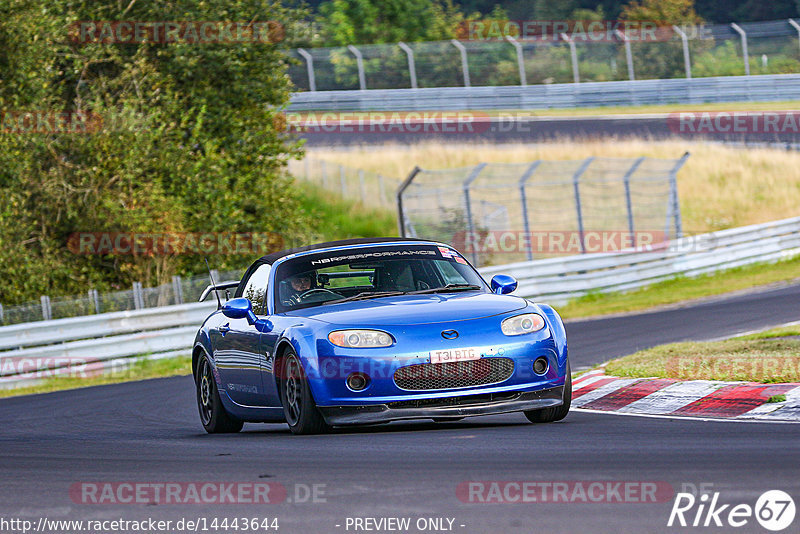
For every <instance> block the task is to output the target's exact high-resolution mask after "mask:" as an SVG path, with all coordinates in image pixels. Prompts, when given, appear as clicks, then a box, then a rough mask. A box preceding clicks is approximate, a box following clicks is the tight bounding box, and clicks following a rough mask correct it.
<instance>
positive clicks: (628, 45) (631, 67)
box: [614, 30, 636, 80]
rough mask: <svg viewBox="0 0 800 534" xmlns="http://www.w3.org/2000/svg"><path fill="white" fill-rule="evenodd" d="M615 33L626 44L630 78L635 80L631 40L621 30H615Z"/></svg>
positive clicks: (626, 59) (626, 58)
mask: <svg viewBox="0 0 800 534" xmlns="http://www.w3.org/2000/svg"><path fill="white" fill-rule="evenodd" d="M614 34H615V35H616V36H617V37H618V38H619V39H620V40H621V41H622V43H623V44H624V46H625V61H626V62H627V63H628V79H629V80H635V79H636V76H635V75H634V72H633V53H632V52H631V42H630V41H629V40H628V37H627V36H626V35H625V34H624V33H622V32H621V31H620V30H614Z"/></svg>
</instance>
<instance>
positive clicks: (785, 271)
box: [558, 256, 800, 319]
mask: <svg viewBox="0 0 800 534" xmlns="http://www.w3.org/2000/svg"><path fill="white" fill-rule="evenodd" d="M798 275H800V256H798V257H796V258H792V259H789V260H784V261H780V262H777V263H758V264H753V265H746V266H744V267H737V268H735V269H729V270H726V271H720V272H717V273H712V274H707V275H702V276H698V277H695V278H687V277H678V278H673V279H671V280H665V281H663V282H658V283H656V284H653V285H651V286H648V287H645V288H642V289H638V290H635V291H629V292H626V293H590V294H588V295H586V296H584V297H581V298H578V299H575V300H572V301H570V302H568V303H566V304H565V305H563V306H558V311H559V313H560V314H561V316H562V317H564V318H565V319H567V318H569V319H575V318H580V317H590V316H594V315H606V314H612V313H624V312H633V311H641V310H646V309H648V308H653V307H656V306H664V305H669V304H677V303H680V302H684V301H687V300H692V299H697V298H703V297H710V296H715V295H722V294H725V293H729V292H731V291H738V290H744V289H750V288H753V287H756V286H761V285H766V284H771V283H774V282H782V281H786V280H794V279H796V278H798Z"/></svg>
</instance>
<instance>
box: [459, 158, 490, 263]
mask: <svg viewBox="0 0 800 534" xmlns="http://www.w3.org/2000/svg"><path fill="white" fill-rule="evenodd" d="M484 167H486V163H478V164H477V165H475V168H474V169H472V172H470V173H469V176H467V179H466V180H464V183H463V184H462V187H463V188H464V206H465V208H466V216H467V231H468V232H469V238H470V239H472V240H473V242H474V241H475V239H474V238H475V223H474V222H473V220H472V206H471V205H470V198H469V186H470V185H471V184H472V182H474V181H475V179H476V178H477V177H478V175H479V174H480V173H481V171H482V170H483V168H484ZM472 263H473V264H474V265H475V267H477V266H478V251H476V250H473V251H472Z"/></svg>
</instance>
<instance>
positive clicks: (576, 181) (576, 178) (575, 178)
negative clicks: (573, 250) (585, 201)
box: [572, 157, 594, 254]
mask: <svg viewBox="0 0 800 534" xmlns="http://www.w3.org/2000/svg"><path fill="white" fill-rule="evenodd" d="M593 161H594V157H591V158H586V160H585V161H584V162H583V163H582V164H581V166H580V167H579V168H578V170H577V171H575V174H573V175H572V188H573V190H574V192H575V212H576V214H577V216H578V237H579V238H580V240H581V253H583V254H586V243H584V241H583V234H584V232H583V209H582V208H581V190H580V181H581V175H582V174H583V173H584V172H586V169H588V168H589V165H591V164H592V162H593Z"/></svg>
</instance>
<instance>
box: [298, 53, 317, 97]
mask: <svg viewBox="0 0 800 534" xmlns="http://www.w3.org/2000/svg"><path fill="white" fill-rule="evenodd" d="M297 53H298V54H300V55H301V56H303V59H305V60H306V71H307V72H308V90H309V91H316V90H317V80H316V79H315V78H314V58H313V57H312V56H311V54H309V53H308V51H307V50H306V49H305V48H298V49H297Z"/></svg>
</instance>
